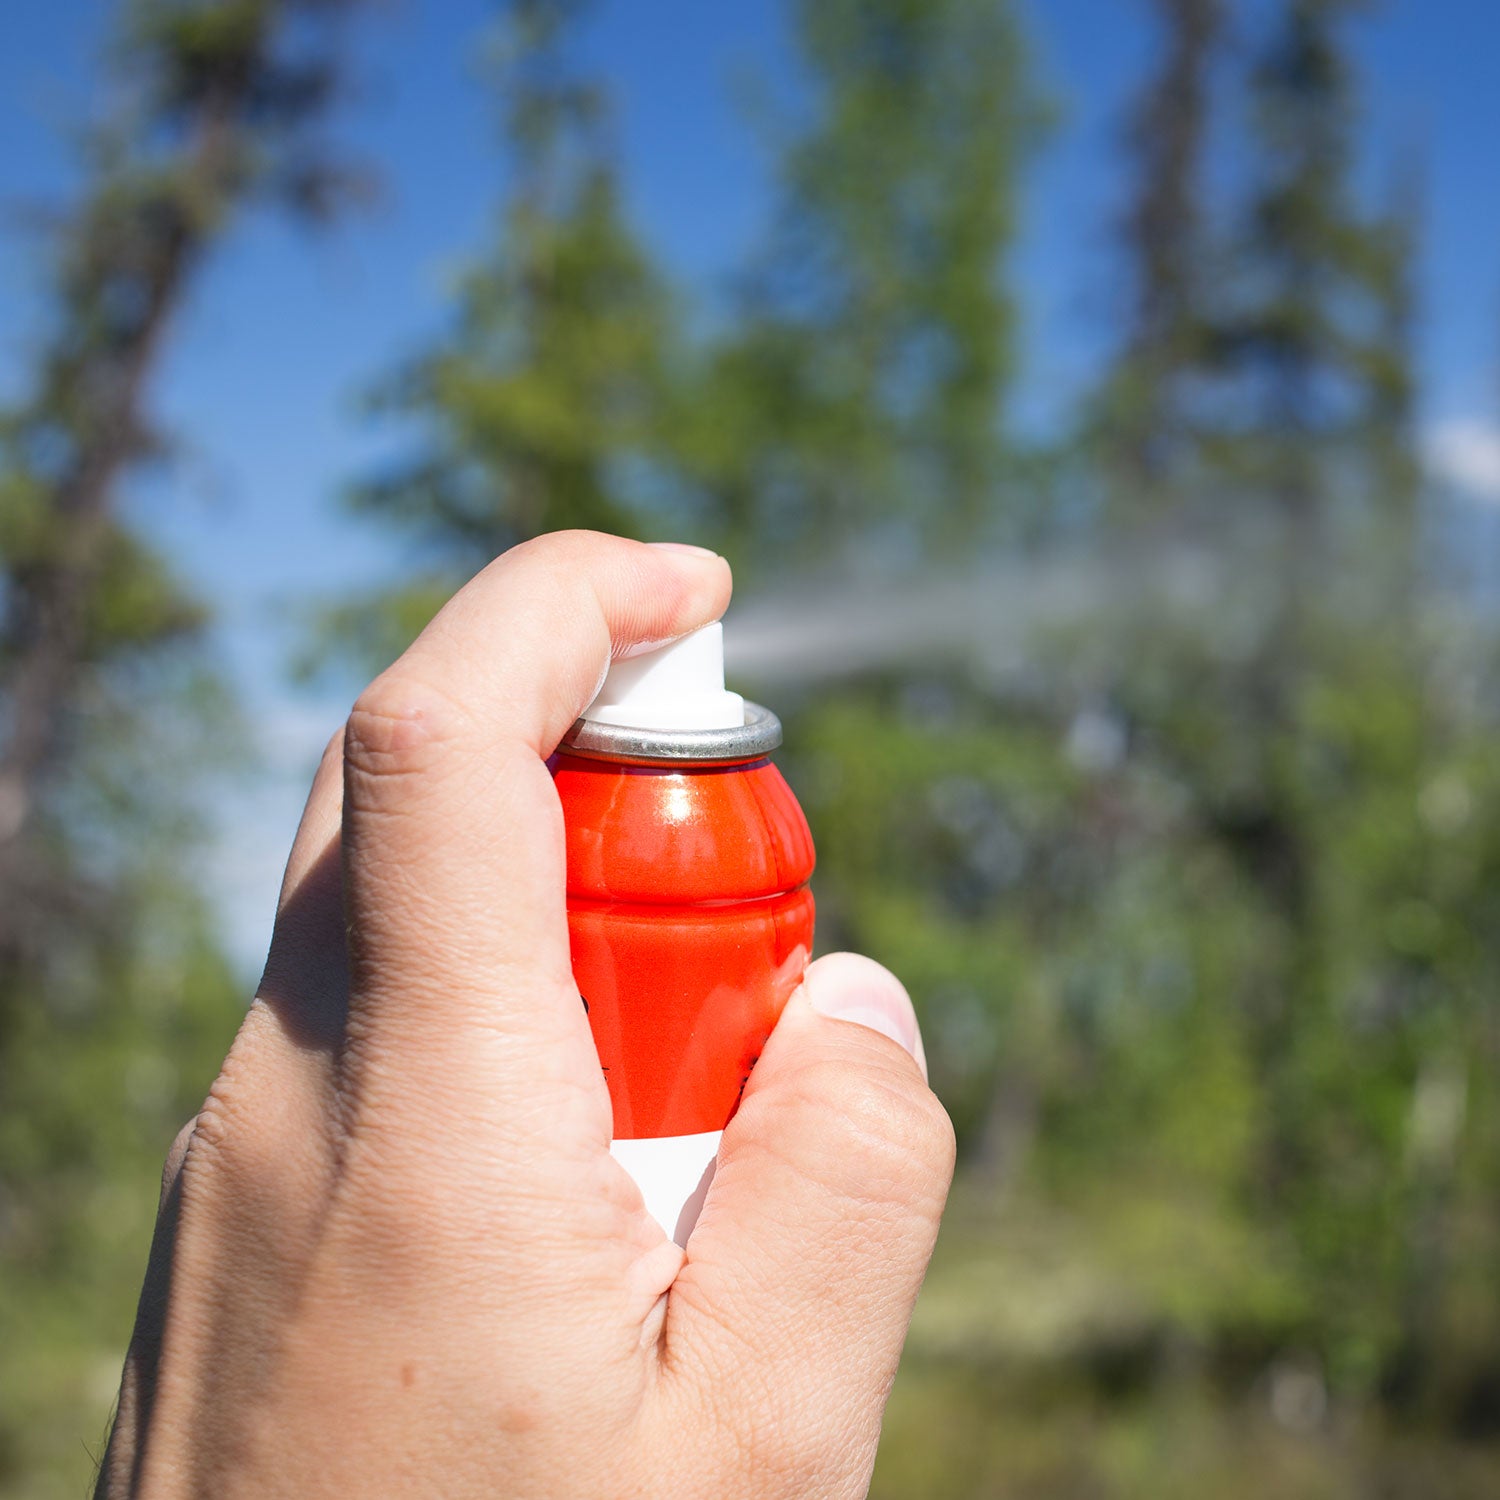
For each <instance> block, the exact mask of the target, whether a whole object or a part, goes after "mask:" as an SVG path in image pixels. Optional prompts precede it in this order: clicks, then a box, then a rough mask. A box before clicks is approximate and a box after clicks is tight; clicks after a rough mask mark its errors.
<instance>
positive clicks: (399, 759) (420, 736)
mask: <svg viewBox="0 0 1500 1500" xmlns="http://www.w3.org/2000/svg"><path fill="white" fill-rule="evenodd" d="M464 719H465V713H464V710H463V709H462V707H461V706H460V705H459V704H456V703H455V702H454V701H453V700H452V699H451V698H450V697H449V696H448V695H447V694H446V693H443V692H441V691H440V690H438V689H436V688H434V687H433V686H431V685H430V684H428V683H425V682H421V681H419V680H416V679H414V678H412V677H411V676H410V675H408V674H404V673H401V672H397V671H391V672H387V673H385V674H384V675H382V676H380V677H377V678H376V679H375V681H374V682H372V683H371V684H370V686H369V687H367V688H366V689H365V690H364V692H362V693H361V694H360V695H359V697H358V698H357V699H356V700H355V703H354V707H353V708H352V709H351V710H350V713H349V718H348V721H347V723H346V724H345V726H344V765H345V768H346V770H347V771H348V772H349V773H350V774H351V778H352V779H353V780H354V781H355V782H356V784H357V783H359V782H361V781H364V782H373V783H380V782H387V781H391V780H394V779H399V778H403V777H406V776H410V775H412V774H420V773H421V772H422V771H425V770H427V769H429V768H430V767H431V766H432V765H433V764H434V763H435V762H436V761H437V760H438V759H439V758H440V757H441V755H442V753H443V750H444V748H445V747H446V745H447V744H448V743H449V742H450V741H451V740H452V739H453V738H454V736H455V734H457V733H458V732H459V730H460V729H461V727H462V724H463V722H464Z"/></svg>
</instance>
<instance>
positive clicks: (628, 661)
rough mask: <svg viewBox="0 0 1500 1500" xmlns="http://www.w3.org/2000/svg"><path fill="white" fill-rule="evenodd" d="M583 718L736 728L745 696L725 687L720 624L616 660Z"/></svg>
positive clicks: (644, 725)
mask: <svg viewBox="0 0 1500 1500" xmlns="http://www.w3.org/2000/svg"><path fill="white" fill-rule="evenodd" d="M583 717H584V719H585V720H588V721H591V722H593V723H596V724H618V725H622V726H626V727H629V728H632V729H658V730H697V729H737V728H739V727H740V726H742V725H743V724H744V722H745V700H744V699H743V698H742V697H740V695H739V694H738V693H731V692H729V691H727V690H726V689H725V687H724V627H723V626H722V625H721V624H719V623H718V621H715V622H714V623H713V624H712V625H705V626H703V627H702V629H700V630H694V631H692V632H691V633H690V634H688V635H685V636H682V637H681V638H680V639H678V640H675V641H672V642H671V643H670V644H668V645H666V646H660V647H658V648H657V649H656V650H655V651H645V652H642V653H641V654H640V655H639V656H631V657H626V658H625V659H624V660H623V661H617V662H616V663H615V664H614V665H613V666H612V667H611V668H610V669H609V673H608V675H607V676H606V677H605V679H604V685H603V687H601V688H600V689H599V691H598V693H597V694H596V695H595V697H594V701H593V702H592V703H590V704H589V706H588V707H587V708H586V709H584V711H583Z"/></svg>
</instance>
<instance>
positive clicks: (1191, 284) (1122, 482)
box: [1095, 0, 1225, 514]
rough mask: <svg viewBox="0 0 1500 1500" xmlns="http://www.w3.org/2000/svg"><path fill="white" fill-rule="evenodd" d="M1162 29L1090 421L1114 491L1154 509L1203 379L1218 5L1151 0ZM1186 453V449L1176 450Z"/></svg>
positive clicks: (1164, 498) (1135, 130) (1133, 133)
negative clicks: (1111, 331)
mask: <svg viewBox="0 0 1500 1500" xmlns="http://www.w3.org/2000/svg"><path fill="white" fill-rule="evenodd" d="M1151 8H1152V9H1153V10H1155V11H1156V13H1157V15H1158V16H1159V24H1160V26H1161V28H1162V30H1163V31H1164V33H1165V36H1164V46H1163V48H1162V52H1161V60H1160V63H1159V66H1158V68H1157V71H1156V72H1155V73H1154V74H1153V75H1152V76H1151V77H1150V78H1149V79H1148V81H1147V82H1146V84H1145V86H1144V87H1143V88H1142V90H1141V93H1140V96H1139V99H1138V101H1137V103H1136V105H1135V107H1134V109H1133V110H1132V111H1131V114H1130V118H1129V123H1128V127H1127V130H1126V137H1125V139H1126V145H1127V149H1128V163H1129V167H1130V169H1131V172H1132V175H1133V183H1132V188H1131V201H1130V205H1129V207H1128V209H1127V211H1126V213H1125V215H1124V218H1123V223H1122V226H1121V227H1122V229H1123V231H1124V234H1123V245H1124V248H1125V255H1126V272H1127V275H1128V277H1129V279H1130V307H1129V314H1128V321H1127V332H1126V336H1125V341H1124V344H1123V346H1122V348H1121V349H1120V351H1119V353H1118V355H1117V357H1116V360H1115V364H1114V368H1113V370H1112V372H1111V375H1110V378H1109V379H1108V380H1107V381H1106V382H1105V383H1104V387H1103V390H1102V393H1101V400H1100V402H1099V403H1098V404H1099V407H1100V411H1099V412H1098V414H1097V416H1096V418H1095V420H1096V422H1097V423H1098V424H1099V426H1100V427H1101V429H1102V431H1101V437H1102V439H1103V441H1104V443H1105V445H1106V449H1107V451H1106V455H1105V456H1104V460H1103V461H1104V462H1105V463H1106V464H1107V465H1108V466H1109V468H1110V479H1111V487H1112V489H1120V488H1128V490H1129V505H1128V507H1126V508H1128V509H1130V510H1136V511H1139V510H1144V511H1146V512H1147V513H1148V514H1150V513H1158V514H1159V513H1160V512H1161V511H1162V510H1163V509H1164V508H1166V506H1167V504H1168V501H1169V500H1170V498H1171V497H1172V494H1173V492H1174V485H1175V490H1176V492H1177V498H1178V499H1179V500H1180V499H1181V494H1180V491H1181V488H1182V486H1183V485H1184V483H1185V482H1186V481H1187V477H1188V476H1187V474H1186V473H1185V472H1184V466H1185V464H1186V463H1187V462H1188V461H1189V459H1190V458H1191V449H1192V447H1193V431H1192V420H1191V412H1190V406H1189V398H1190V395H1191V384H1192V381H1193V378H1194V376H1195V375H1201V373H1202V364H1203V359H1204V354H1205V352H1206V351H1205V347H1204V342H1205V339H1204V336H1205V333H1206V325H1207V322H1208V318H1209V310H1210V306H1211V302H1210V289H1211V288H1212V286H1213V281H1214V278H1213V274H1212V266H1213V263H1214V259H1215V255H1214V251H1215V246H1214V242H1213V234H1212V227H1213V226H1212V223H1211V218H1210V215H1209V213H1208V211H1207V207H1206V205H1205V201H1204V196H1205V188H1204V183H1203V175H1204V168H1205V165H1206V160H1207V154H1208V146H1209V128H1210V124H1211V120H1210V109H1209V104H1210V98H1211V94H1210V84H1211V81H1212V77H1213V70H1214V67H1215V64H1216V62H1217V61H1218V57H1219V51H1220V47H1221V42H1222V38H1223V34H1224V31H1225V25H1224V19H1225V18H1224V10H1223V5H1222V3H1221V0H1154V3H1153V5H1152V7H1151ZM1185 450H1186V451H1185Z"/></svg>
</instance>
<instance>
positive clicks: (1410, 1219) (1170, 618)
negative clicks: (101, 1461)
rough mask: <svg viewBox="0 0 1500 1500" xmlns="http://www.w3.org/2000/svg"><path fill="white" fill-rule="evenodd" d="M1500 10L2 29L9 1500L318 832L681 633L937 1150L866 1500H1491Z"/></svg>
mask: <svg viewBox="0 0 1500 1500" xmlns="http://www.w3.org/2000/svg"><path fill="white" fill-rule="evenodd" d="M1496 56H1500V10H1497V9H1496V8H1495V7H1493V6H1491V5H1489V4H1487V3H1484V0H1470V3H1465V0H1440V3H1433V0H1428V3H1425V4H1422V3H1418V0H1389V3H1387V4H1385V5H1378V4H1373V3H1358V0H1047V3H1046V4H1042V3H1041V0H1033V3H1023V0H742V3H740V4H736V5H732V6H712V5H702V4H695V3H690V0H653V3H650V4H640V3H637V4H631V5H627V4H625V3H624V0H598V3H597V4H588V3H584V0H445V3H444V4H443V5H418V4H416V3H413V0H405V3H400V0H390V3H383V4H376V3H366V0H118V3H106V0H53V3H50V4H48V5H45V6H43V5H38V4H27V3H19V4H12V5H8V6H6V7H4V10H3V14H0V142H3V150H0V204H3V207H4V214H5V216H4V219H3V221H0V1495H3V1496H5V1497H27V1500H30V1497H37V1500H50V1497H54V1496H56V1497H63V1496H69V1497H71V1496H78V1495H81V1494H83V1493H85V1492H86V1490H87V1486H88V1483H89V1477H90V1474H91V1472H92V1463H93V1455H95V1454H97V1452H98V1451H99V1449H100V1447H101V1445H102V1441H103V1433H104V1430H105V1423H106V1417H107V1413H108V1409H109V1405H110V1402H111V1400H112V1397H113V1392H114V1389H115V1384H116V1381H117V1379H118V1371H119V1366H120V1360H121V1356H122V1351H123V1347H124V1344H125V1341H126V1338H127V1335H128V1330H129V1327H130V1323H131V1319H132V1316H133V1304H134V1298H135V1294H136V1289H137V1286H138V1279H139V1276H140V1273H141V1270H142V1267H143V1264H144V1260H145V1255H146V1249H147V1244H148V1240H149V1235H150V1228H151V1219H152V1216H153V1213H154V1208H155V1192H156V1181H157V1175H158V1172H159V1169H160V1163H161V1159H162V1157H163V1155H164V1153H165V1151H166V1148H167V1146H168V1144H169V1142H170V1141H171V1139H172V1136H173V1135H174V1133H175V1132H176V1130H177V1128H178V1126H179V1125H180V1124H181V1123H182V1122H183V1121H184V1120H185V1119H187V1118H189V1117H190V1116H191V1114H192V1113H193V1112H194V1110H195V1109H196V1107H197V1105H198V1103H199V1101H200V1100H201V1098H202V1096H203V1094H204V1093H205V1091H206V1089H207V1087H208V1085H209V1083H210V1082H211V1080H212V1078H213V1075H214V1072H215V1069H216V1066H217V1063H218V1061H219V1059H220V1058H221V1056H222V1055H223V1052H224V1051H225V1049H226V1047H227V1045H228V1043H229V1040H230V1038H231V1036H232V1034H233V1031H234V1028H235V1025H236V1021H237V1018H238V1016H239V1014H240V1013H241V1011H242V1009H243V1007H244V1004H245V1003H246V999H247V996H248V994H249V993H250V991H251V989H252V987H253V984H254V981H255V976H256V969H257V964H258V961H259V957H260V955H261V953H262V952H263V950H264V945H265V941H266V937H267V934H268V931H269V925H270V914H271V910H272V906H273V903H274V896H275V888H276V883H277V880H278V878H279V874H280V864H281V860H282V858H283V856H284V854H285V850H286V848H287V846H288V843H289V840H290V837H291V833H292V830H293V828H294V826H295V822H296V818H297V813H298V810H299V807H300V802H301V797H302V795H303V791H304V789H305V786H306V782H307V778H308V776H309V774H310V771H311V766H312V764H313V762H314V760H315V758H316V754H317V751H318V750H319V749H320V748H321V746H322V743H323V741H324V740H325V738H326V737H327V735H328V734H329V733H330V732H331V731H332V730H333V729H334V728H335V727H336V726H337V724H338V723H339V721H340V720H341V718H342V715H343V712H344V710H345V706H346V705H347V703H348V702H349V701H350V700H351V699H352V696H353V694H354V692H355V691H356V690H357V688H358V686H359V684H360V683H361V682H362V681H364V680H365V679H366V678H367V677H368V675H369V674H370V673H371V672H372V671H373V670H375V669H377V668H378V667H379V666H381V665H382V664H383V663H384V662H386V661H387V660H389V659H390V658H391V656H392V655H394V654H395V653H396V652H397V651H398V650H399V649H400V648H401V647H402V645H403V644H404V643H405V642H406V641H407V640H408V639H409V638H410V637H411V635H412V634H413V632H414V631H415V630H416V629H418V628H419V627H420V625H421V624H422V622H423V621H424V620H425V619H426V618H427V617H428V615H429V614H430V613H431V611H432V610H433V609H434V608H435V607H436V605H437V603H438V602H439V601H440V600H441V599H442V598H443V597H445V596H446V594H447V593H448V592H449V591H451V589H452V588H453V587H454V586H455V585H456V584H457V583H458V582H459V581H460V580H462V579H463V578H464V577H466V576H467V575H468V574H469V573H470V572H472V571H473V570H474V569H475V568H476V567H478V566H479V565H480V564H481V563H482V562H483V561H484V560H485V559H487V558H488V557H490V556H491V555H493V554H494V553H495V552H496V551H498V550H500V549H502V548H504V547H506V546H508V545H510V544H512V543H513V542H515V541H517V540H518V539H520V538H523V537H526V536H529V535H533V534H535V533H537V532H540V531H546V530H550V529H553V528H557V527H564V526H580V525H581V526H595V527H602V528H605V529H608V530H611V531H619V532H624V533H629V534H635V535H640V536H644V537H648V538H675V539H681V540H691V541H696V542H700V543H706V544H708V545H711V546H713V547H715V548H717V549H719V550H722V551H723V552H725V554H726V555H727V556H728V557H729V558H730V559H731V561H732V562H733V565H734V568H735V573H736V577H737V581H738V594H737V600H736V603H735V605H734V606H733V608H732V610H731V613H730V616H729V640H730V650H731V653H732V656H733V662H732V670H733V673H734V677H735V685H736V686H738V687H741V688H744V689H745V690H746V691H748V692H750V693H751V694H752V695H753V696H756V697H759V698H762V699H763V700H765V701H767V702H770V703H771V704H773V705H774V706H775V707H776V708H777V709H778V710H779V711H780V712H781V714H782V716H783V718H784V719H785V721H786V725H787V748H786V750H785V752H784V755H783V758H782V759H783V765H784V768H785V769H786V771H787V774H788V776H789V778H790V779H791V781H792V783H793V785H794V786H795V787H796V789H797V790H798V792H799V794H800V795H801V797H802V800H803V802H804V805H805V807H806V809H807V812H808V816H809V818H810V820H811V822H812V825H813V829H814V832H815V835H816V837H817V841H818V846H819V851H820V865H819V873H818V877H817V883H816V889H817V892H818V900H819V929H820V945H821V946H822V947H824V948H825V949H827V948H833V947H845V946H849V947H855V948H859V949H862V950H864V951H866V952H868V953H871V954H873V955H874V956H875V957H877V958H879V959H881V960H882V961H883V962H885V963H887V964H889V965H890V966H891V967H893V968H894V969H895V970H896V971H897V972H898V973H900V974H901V975H903V976H904V977H905V979H906V980H907V982H908V984H909V986H910V988H911V990H912V992H913V995H914V996H915V999H916V1002H917V1005H918V1008H919V1010H920V1012H921V1015H922V1020H923V1026H924V1029H925V1033H926V1037H927V1051H928V1055H929V1057H930V1059H931V1062H932V1074H933V1082H934V1085H935V1086H936V1088H937V1089H938V1091H939V1093H940V1094H941V1095H942V1097H943V1098H944V1100H945V1101H946V1103H947V1105H948V1107H949V1109H950V1110H951V1112H952V1114H953V1117H954V1119H955V1122H956V1124H957V1127H958V1131H959V1138H960V1145H961V1153H962V1162H961V1168H960V1175H959V1180H958V1183H957V1185H956V1187H955V1193H954V1199H953V1205H952V1210H951V1213H950V1216H949V1219H948V1222H947V1224H946V1226H945V1229H944V1233H943V1238H942V1241H941V1243H940V1245H939V1249H938V1253H937V1257H936V1260H935V1262H934V1264H933V1268H932V1273H931V1276H930V1278H929V1281H928V1285H927V1288H926V1290H925V1292H924V1294H923V1298H922V1301H921V1302H920V1304H919V1306H918V1309H917V1313H916V1318H915V1321H914V1324H913V1327H912V1334H911V1341H910V1346H909V1349H908V1353H907V1357H906V1361H905V1364H904V1365H903V1367H902V1371H901V1375H900V1378H899V1380H898V1382H897V1385H896V1389H895V1393H894V1396H893V1398H892V1402H891V1406H890V1412H889V1417H888V1420H887V1424H886V1429H885V1438H884V1442H883V1445H882V1449H881V1455H880V1461H879V1465H878V1468H877V1472H876V1479H875V1486H874V1491H873V1493H874V1494H875V1495H876V1496H878V1497H906V1496H914V1497H928V1496H930V1497H938V1500H947V1497H952V1500H978V1497H991V1496H995V1497H999V1496H1005V1497H1028V1500H1029V1497H1038V1500H1040V1497H1048V1500H1051V1497H1057V1500H1064V1497H1066V1500H1074V1497H1076V1500H1116V1497H1119V1500H1125V1497H1152V1500H1171V1497H1176V1496H1182V1497H1189V1496H1191V1497H1201V1496H1204V1495H1211V1496H1215V1497H1225V1500H1236V1497H1242V1496H1243V1497H1250V1496H1255V1497H1260V1496H1268V1495H1275V1496H1278V1497H1287V1500H1300V1497H1308V1500H1314V1497H1319V1500H1321V1497H1329V1500H1352V1497H1382V1500H1404V1497H1413V1500H1415V1497H1422V1500H1432V1497H1439V1500H1465V1497H1470V1496H1474V1497H1478V1496H1487V1497H1488V1496H1494V1495H1496V1494H1500V1088H1497V1071H1496V1069H1497V1062H1500V1009H1497V999H1496V996H1497V989H1500V758H1497V756H1496V754H1495V746H1496V743H1497V739H1496V735H1497V729H1500V726H1497V716H1500V192H1497V183H1496V181H1495V157H1494V151H1493V142H1494V140H1495V139H1496V138H1497V134H1500V104H1497V95H1496V93H1495V89H1494V82H1493V62H1494V59H1495V58H1496Z"/></svg>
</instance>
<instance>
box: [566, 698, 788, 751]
mask: <svg viewBox="0 0 1500 1500" xmlns="http://www.w3.org/2000/svg"><path fill="white" fill-rule="evenodd" d="M743 720H744V722H743V723H741V724H739V725H736V726H734V727H732V728H720V729H652V728H642V727H640V726H638V725H625V724H606V723H601V722H599V721H598V720H597V719H579V720H577V721H576V722H575V723H574V725H573V727H572V728H571V729H570V730H568V732H567V734H565V735H564V736H563V738H562V743H561V744H560V745H559V746H558V749H559V750H561V751H563V752H565V753H567V754H570V755H582V756H585V757H592V758H594V759H597V760H611V761H616V762H619V763H621V764H623V765H684V764H691V765H698V766H713V765H728V764H734V763H740V764H743V763H744V762H746V761H753V760H761V759H763V758H764V757H765V756H767V755H769V754H770V753H771V751H773V750H775V749H776V748H777V747H778V746H779V745H780V744H781V720H780V719H778V718H777V717H776V715H775V714H773V713H772V712H771V710H770V709H768V708H763V707H761V705H760V704H758V703H751V702H749V701H746V702H745V705H744V713H743Z"/></svg>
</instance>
